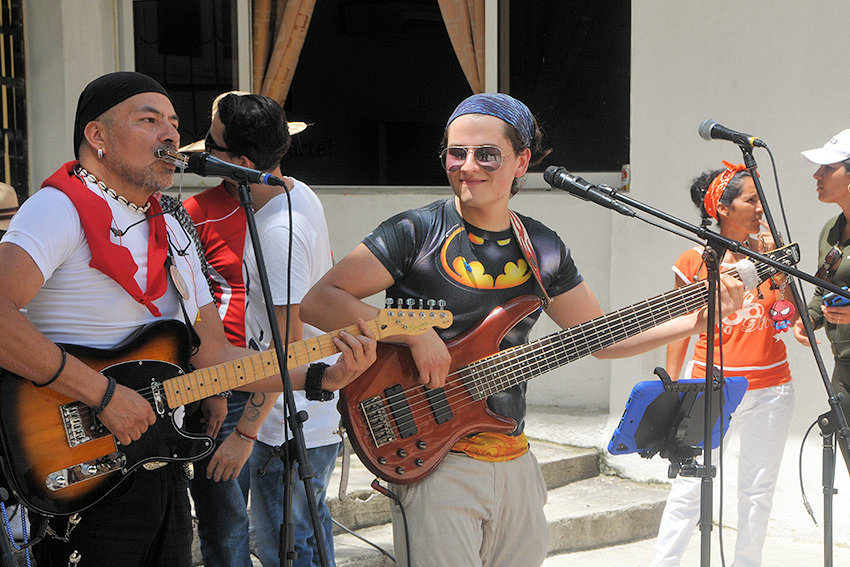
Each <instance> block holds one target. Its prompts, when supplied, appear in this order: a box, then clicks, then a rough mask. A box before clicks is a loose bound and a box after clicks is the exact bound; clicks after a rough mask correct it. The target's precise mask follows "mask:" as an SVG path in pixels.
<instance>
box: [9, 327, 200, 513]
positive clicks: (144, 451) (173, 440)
mask: <svg viewBox="0 0 850 567" xmlns="http://www.w3.org/2000/svg"><path fill="white" fill-rule="evenodd" d="M66 348H67V350H68V352H69V353H70V354H73V355H74V356H76V357H78V358H80V359H81V360H82V361H83V362H85V363H86V364H87V365H88V366H90V367H91V368H93V369H95V370H98V371H100V372H101V373H102V374H104V375H107V376H112V377H113V378H115V379H116V381H117V382H118V383H119V384H121V385H123V386H126V387H128V388H131V389H133V390H136V391H138V392H139V393H140V394H141V395H142V396H143V397H145V398H146V399H148V401H150V403H151V405H152V406H153V408H154V413H155V414H156V418H157V419H156V423H154V424H153V425H151V426H150V428H149V429H148V430H147V431H146V432H145V433H144V434H143V435H142V437H141V438H140V439H139V440H137V441H133V442H132V443H130V444H129V445H119V444H118V443H117V441H116V439H115V437H114V436H113V435H112V434H111V433H110V432H109V431H108V430H107V429H106V428H105V427H104V426H103V425H102V424H101V423H100V421H99V420H98V419H97V417H95V415H94V413H93V411H92V410H91V408H90V407H89V406H87V405H85V404H83V403H81V402H78V401H75V400H72V399H70V398H67V397H64V396H62V395H61V394H58V393H56V392H54V391H53V390H51V389H50V388H37V387H35V386H33V384H32V382H30V381H28V380H24V379H22V378H20V377H18V376H15V375H14V374H11V373H8V372H5V373H3V374H2V375H0V438H2V443H3V449H4V453H5V455H6V457H5V458H4V459H3V469H4V472H5V474H6V476H7V478H8V480H10V481H11V482H12V484H13V489H14V491H15V492H16V493H17V494H18V496H19V497H20V498H21V500H23V501H24V503H25V504H26V505H27V506H28V507H30V508H31V509H33V510H36V511H38V512H41V513H43V514H47V515H65V514H71V513H74V512H79V511H81V510H84V509H86V508H88V507H89V506H91V505H92V504H94V503H96V502H97V501H99V500H100V499H101V498H103V497H104V496H106V495H107V494H108V493H109V492H111V491H112V490H113V489H114V488H116V487H117V486H118V484H119V483H120V482H121V481H123V480H124V479H125V478H126V477H127V476H128V475H129V474H131V473H132V472H133V471H134V470H135V469H136V468H138V467H139V466H142V465H145V464H146V463H152V462H157V463H161V462H167V461H189V460H195V459H199V458H202V457H203V456H205V455H207V454H209V453H210V452H211V451H212V449H213V442H212V439H211V438H210V437H207V436H204V435H192V434H189V433H186V432H184V431H183V430H181V429H180V428H178V427H177V425H176V423H175V422H174V410H172V409H170V408H168V406H167V404H166V403H165V400H164V399H163V396H162V394H161V392H160V388H159V387H158V386H157V385H158V384H161V382H162V381H163V380H165V379H167V378H170V377H173V376H176V375H178V374H182V373H183V372H184V370H185V369H187V364H188V360H189V352H190V351H189V348H190V347H189V341H188V335H187V331H186V327H185V326H184V325H183V324H182V323H180V322H179V321H171V320H168V321H161V322H158V323H154V324H152V325H149V326H146V327H144V328H142V329H141V330H140V331H139V332H138V333H136V334H134V335H132V336H131V337H129V338H128V339H127V341H125V342H124V343H122V344H121V345H119V346H118V347H116V348H114V349H111V350H100V349H93V348H86V347H79V346H67V347H66ZM148 466H151V465H148ZM153 466H156V465H153ZM128 513H132V511H128Z"/></svg>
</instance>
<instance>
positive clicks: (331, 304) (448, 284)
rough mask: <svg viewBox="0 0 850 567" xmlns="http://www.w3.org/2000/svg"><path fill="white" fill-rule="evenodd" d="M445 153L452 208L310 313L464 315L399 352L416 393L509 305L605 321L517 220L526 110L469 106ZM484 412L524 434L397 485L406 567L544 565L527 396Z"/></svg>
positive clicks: (412, 229) (731, 294) (473, 439)
mask: <svg viewBox="0 0 850 567" xmlns="http://www.w3.org/2000/svg"><path fill="white" fill-rule="evenodd" d="M444 146H445V149H444V151H443V152H442V153H441V160H442V165H443V167H444V168H445V170H446V172H447V175H448V180H449V183H450V184H451V186H452V190H453V191H454V198H453V199H448V200H443V201H438V202H436V203H432V204H431V205H428V206H425V207H422V208H420V209H416V210H413V211H408V212H406V213H402V214H400V215H398V216H396V217H393V218H391V219H389V220H387V221H385V222H384V223H382V224H381V225H380V226H379V227H378V228H377V229H376V230H374V231H373V232H372V233H371V234H370V235H368V236H367V237H366V238H365V239H364V241H363V242H362V243H361V244H360V245H358V246H357V248H355V250H354V251H353V252H351V253H350V254H349V255H348V256H346V257H345V258H343V259H342V260H341V261H340V262H339V263H337V264H336V265H335V266H334V267H333V268H332V269H331V270H330V271H329V272H328V273H327V274H326V275H325V276H324V277H323V278H322V279H321V280H320V281H319V282H318V283H317V284H316V285H315V286H314V287H313V289H312V290H311V291H310V292H309V293H308V294H307V296H306V297H305V298H304V300H303V301H302V302H301V317H302V319H303V320H304V322H305V323H309V324H312V325H315V326H317V327H319V328H322V329H329V328H333V327H335V326H337V325H339V324H344V323H345V322H350V321H352V320H353V319H354V318H356V317H360V318H368V317H370V316H374V313H375V311H376V309H375V308H374V307H371V306H369V305H367V304H366V303H363V302H362V301H361V299H362V298H365V297H369V296H371V295H373V294H375V293H378V292H381V291H384V290H386V293H387V297H391V298H396V297H400V298H401V299H402V300H404V301H407V300H408V299H413V300H414V303H418V301H419V300H427V299H429V298H432V299H445V300H446V308H447V309H449V310H450V311H451V312H452V313H453V315H454V322H453V324H452V325H451V326H450V327H449V328H448V329H446V330H441V331H436V330H429V331H427V332H425V333H423V334H422V335H419V336H416V337H403V338H401V340H400V341H399V342H403V343H404V344H406V345H408V346H409V347H410V354H411V355H412V357H413V360H414V362H415V364H416V370H417V372H418V375H419V382H420V383H421V384H423V385H424V386H426V387H428V388H440V387H442V386H444V385H446V378H447V374H448V370H449V368H450V366H451V355H450V353H449V351H448V349H447V347H446V345H445V343H444V342H443V341H444V340H447V339H449V338H451V337H455V336H457V335H459V334H460V333H462V332H464V331H467V330H469V329H470V328H472V326H473V325H474V324H476V323H477V322H479V321H480V320H481V319H483V317H484V316H485V315H487V314H488V313H489V312H490V311H492V310H493V309H494V308H495V307H497V306H499V305H501V304H503V303H504V302H505V301H507V300H508V299H511V298H516V297H519V296H522V295H528V294H534V295H539V296H541V297H543V298H546V299H548V298H551V302H550V303H548V305H547V306H546V307H545V311H546V314H547V315H548V316H549V317H550V318H551V319H552V320H553V321H554V322H555V323H557V324H558V325H559V326H560V327H562V328H568V327H572V326H574V325H577V324H579V323H583V322H585V321H588V320H590V319H593V318H594V317H597V316H601V315H602V314H603V313H602V310H601V308H600V307H599V303H598V302H597V300H596V297H595V296H594V295H593V292H592V291H591V290H590V288H589V287H588V285H587V284H586V283H585V282H584V281H583V280H582V278H581V276H580V275H579V273H578V270H577V269H576V267H575V265H574V264H573V260H572V258H571V256H570V253H569V249H568V248H567V247H566V246H564V244H563V242H561V240H560V238H559V237H558V235H557V234H556V233H555V232H554V231H552V230H550V229H548V228H546V227H545V226H544V225H542V224H541V223H539V222H537V221H535V220H533V219H530V218H528V217H525V216H521V215H516V214H514V213H512V212H511V211H510V210H509V208H508V200H509V199H510V197H511V196H512V195H514V194H515V193H516V192H517V190H518V185H517V180H518V178H520V177H522V176H523V175H524V174H525V173H526V171H527V169H528V167H529V165H530V164H533V163H537V162H539V161H540V159H542V158H543V157H544V156H545V155H546V152H545V151H544V150H543V147H542V143H541V133H540V130H539V128H538V127H537V123H536V120H535V119H534V116H533V115H532V114H531V111H530V110H529V109H528V108H527V107H526V106H525V104H523V103H522V102H520V101H518V100H516V99H514V98H512V97H510V96H508V95H504V94H479V95H473V96H471V97H469V98H467V99H466V100H464V101H463V102H461V103H460V105H458V107H457V108H456V109H455V111H454V113H453V114H452V116H451V117H450V118H449V120H448V122H447V124H446V131H445V135H444ZM535 266H537V268H535ZM538 276H539V278H540V281H539V283H538V281H537V277H538ZM722 287H723V289H724V294H725V295H724V297H725V299H724V305H723V309H722V311H723V312H729V309H732V310H734V309H736V308H737V306H740V303H741V296H742V291H741V286H740V283H739V282H736V281H735V280H730V279H728V278H724V280H723V286H722ZM544 290H545V291H544ZM405 304H406V303H405ZM538 317H539V311H537V312H535V313H533V314H531V315H529V316H528V317H526V318H525V319H524V320H523V321H521V322H519V323H518V324H517V325H516V326H515V327H514V328H513V329H511V330H510V332H508V334H507V335H506V336H505V338H504V339H503V340H502V344H501V345H500V347H501V348H507V347H509V346H513V345H517V344H520V343H523V342H525V341H526V338H527V336H528V332H529V330H530V328H531V326H532V325H533V324H534V322H535V321H536V319H537V318H538ZM705 322H706V317H705V310H700V311H699V312H697V313H692V314H689V315H684V316H682V317H679V318H677V319H674V320H672V321H669V322H668V323H665V324H663V325H660V326H658V327H655V328H654V329H651V330H648V331H645V332H643V333H641V334H640V335H636V336H634V337H632V338H630V339H627V340H625V341H623V342H621V343H618V344H616V345H613V346H612V347H608V348H606V349H604V350H600V351H598V352H596V353H594V355H595V356H597V357H599V358H607V357H621V356H631V355H633V354H638V353H640V352H644V351H647V350H650V349H651V348H655V347H658V346H661V345H664V344H666V343H667V342H669V341H671V340H674V339H676V338H681V337H685V336H689V335H691V334H694V333H697V332H699V331H700V330H702V329H703V328H705ZM446 391H448V389H446ZM487 403H488V405H489V406H490V407H491V408H492V409H493V410H494V411H495V412H496V413H499V414H501V415H504V416H506V417H510V418H512V419H514V420H515V421H516V423H517V428H516V429H515V431H513V432H512V433H511V434H502V433H496V432H491V431H481V432H477V433H475V434H473V435H470V436H468V437H464V438H462V439H459V440H458V441H457V442H456V443H455V444H454V446H453V447H452V451H451V452H449V453H448V454H447V455H446V456H445V458H444V459H443V460H442V461H441V462H440V463H439V465H437V466H436V467H435V468H434V469H433V471H431V472H430V474H429V475H428V476H425V477H424V478H422V479H420V480H418V481H416V482H413V483H411V484H404V485H395V484H394V485H392V489H393V491H395V492H396V494H397V495H398V498H399V501H400V502H402V503H404V506H405V509H406V524H405V523H404V522H401V521H399V520H400V519H401V510H400V507H399V506H398V504H395V503H394V504H393V505H392V512H393V528H394V532H393V543H394V545H395V556H396V558H397V560H398V564H399V565H404V566H407V567H412V566H416V567H424V566H426V565H440V566H441V567H472V566H492V567H497V566H498V567H502V566H505V565H510V566H511V567H522V566H534V565H540V564H541V563H542V561H543V559H544V558H545V556H546V550H547V544H548V535H549V529H548V526H547V524H546V518H545V516H544V514H543V505H544V503H545V501H546V486H545V483H544V481H543V478H542V475H541V473H540V469H539V467H538V465H537V462H536V460H535V458H534V455H533V454H532V453H531V451H530V450H529V444H528V439H527V438H526V437H525V435H524V433H523V431H522V429H523V420H524V418H525V388H524V386H514V387H512V388H510V389H508V390H505V391H503V392H499V393H497V394H495V395H492V396H489V397H488V398H487ZM403 526H406V529H405V528H404V527H403ZM405 543H407V544H408V545H409V549H410V562H408V559H407V549H406V546H405Z"/></svg>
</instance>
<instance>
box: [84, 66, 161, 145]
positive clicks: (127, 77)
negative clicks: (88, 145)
mask: <svg viewBox="0 0 850 567" xmlns="http://www.w3.org/2000/svg"><path fill="white" fill-rule="evenodd" d="M140 93H162V94H164V95H165V96H167V97H168V98H169V100H170V99H171V97H170V96H168V93H167V92H166V91H165V89H164V88H163V87H162V85H160V84H159V83H158V82H157V81H156V80H155V79H152V78H150V77H148V76H147V75H143V74H141V73H136V72H135V71H118V72H116V73H107V74H106V75H103V76H101V77H98V78H97V79H95V80H93V81H92V82H90V83H89V84H88V85H87V86H86V88H85V89H83V92H82V93H80V99H79V100H78V101H77V115H76V118H75V119H74V156H75V157H76V158H77V159H80V142H82V141H83V130H85V128H86V125H87V124H88V123H89V122H91V121H92V120H96V119H97V117H98V116H100V115H101V114H103V113H104V112H106V111H107V110H109V109H110V108H112V107H113V106H115V105H116V104H118V103H120V102H123V101H125V100H127V99H128V98H130V97H131V96H134V95H137V94H140Z"/></svg>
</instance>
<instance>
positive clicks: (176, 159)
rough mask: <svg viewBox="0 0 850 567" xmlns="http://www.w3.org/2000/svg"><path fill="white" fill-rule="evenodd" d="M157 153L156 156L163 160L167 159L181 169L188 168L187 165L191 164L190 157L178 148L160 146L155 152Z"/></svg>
mask: <svg viewBox="0 0 850 567" xmlns="http://www.w3.org/2000/svg"><path fill="white" fill-rule="evenodd" d="M155 154H156V157H158V158H159V159H161V160H162V161H166V162H168V163H170V164H171V165H173V166H174V167H176V168H177V169H180V170H184V169H186V167H187V166H188V165H189V158H188V157H187V156H186V154H181V153H180V152H178V151H177V150H171V149H168V148H160V149H158V150H157V151H156V152H155Z"/></svg>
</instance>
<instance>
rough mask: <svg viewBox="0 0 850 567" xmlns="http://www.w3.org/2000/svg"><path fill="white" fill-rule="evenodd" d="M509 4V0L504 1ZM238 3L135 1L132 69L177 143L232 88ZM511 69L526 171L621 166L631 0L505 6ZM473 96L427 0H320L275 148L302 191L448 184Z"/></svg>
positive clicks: (201, 126)
mask: <svg viewBox="0 0 850 567" xmlns="http://www.w3.org/2000/svg"><path fill="white" fill-rule="evenodd" d="M502 1H503V2H507V0H502ZM235 4H236V0H181V2H164V1H161V0H160V1H156V0H135V1H134V2H133V15H134V26H135V38H134V42H135V57H136V69H137V70H138V71H140V72H143V73H147V74H149V75H151V76H153V77H154V78H156V79H157V80H159V81H160V82H162V84H163V85H164V86H165V88H166V89H167V90H168V91H169V93H171V95H172V98H173V100H174V104H175V108H176V109H177V112H178V113H179V114H180V116H181V126H180V130H181V139H182V141H183V143H188V142H191V141H194V140H198V139H202V138H203V136H204V134H205V133H206V130H207V128H208V126H209V107H210V103H211V101H212V99H213V98H215V96H216V95H218V94H219V93H221V92H224V91H227V90H231V89H233V88H235V86H234V82H235V79H234V77H235V65H236V55H235V50H234V41H235V40H242V41H247V39H242V38H234V37H232V31H231V30H233V29H234V26H233V22H234V11H235ZM507 8H508V9H507V10H502V11H501V14H502V16H503V17H504V16H505V15H506V14H507V17H508V18H509V19H510V22H509V23H508V25H507V26H503V25H500V29H506V28H507V29H509V30H510V33H509V36H510V37H509V38H502V39H501V40H500V43H504V44H506V46H507V49H508V55H507V61H508V65H507V66H506V68H507V69H508V71H507V74H508V77H502V78H501V81H500V84H506V85H508V90H509V92H510V93H511V94H512V95H513V96H516V97H517V98H519V99H521V100H523V101H524V102H526V103H527V104H528V105H529V107H530V108H531V109H532V111H533V112H534V113H535V114H536V115H537V117H538V118H539V119H540V121H541V124H542V126H543V128H544V131H545V132H546V134H547V142H548V145H549V146H550V147H551V148H552V150H553V152H552V154H551V155H550V156H549V157H548V158H547V159H546V160H545V162H544V163H543V164H541V165H540V166H538V168H536V169H537V170H539V171H542V170H543V169H544V168H545V167H546V166H547V165H551V164H557V165H563V166H566V167H568V168H569V169H571V170H575V171H619V170H620V168H621V167H622V165H623V164H625V163H628V161H629V118H630V107H629V87H630V25H631V8H630V3H629V2H628V0H610V1H605V0H522V1H514V2H508V3H507ZM470 94H471V90H470V87H469V85H468V83H467V81H466V78H465V77H464V75H463V71H462V70H461V68H460V64H459V63H458V61H457V57H456V56H455V53H454V50H453V47H452V45H451V41H450V40H449V37H448V33H447V32H446V29H445V24H444V23H443V19H442V15H441V12H440V8H439V5H438V3H437V0H322V1H321V2H316V5H315V9H314V12H313V15H312V18H311V21H310V26H309V31H308V33H307V37H306V40H305V43H304V46H303V49H302V51H301V55H300V58H299V62H298V66H297V68H296V71H295V76H294V78H293V81H292V86H291V88H290V91H289V94H288V96H287V100H286V102H285V104H284V108H285V109H286V112H287V118H288V119H289V120H291V121H304V122H307V123H308V124H310V127H309V128H307V130H305V131H304V132H302V133H300V134H298V135H296V136H294V137H293V144H292V148H291V150H290V151H289V153H288V154H287V155H286V156H284V159H283V164H282V165H283V168H284V172H285V173H286V174H287V175H292V176H295V177H298V178H300V179H303V180H304V181H306V182H308V183H310V184H311V185H346V186H373V185H376V186H423V185H446V177H445V172H444V171H443V170H442V169H441V167H440V165H439V161H438V159H437V156H438V151H439V143H440V139H441V137H442V132H443V129H444V127H445V120H446V118H447V117H448V116H449V114H450V113H451V111H452V109H453V108H454V107H455V106H456V105H457V103H458V102H460V101H461V100H463V99H464V98H465V97H467V96H469V95H470Z"/></svg>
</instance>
